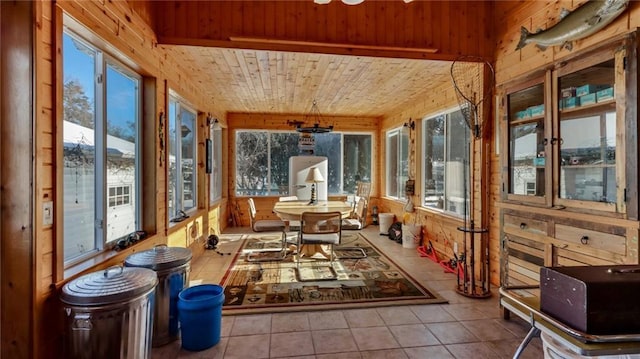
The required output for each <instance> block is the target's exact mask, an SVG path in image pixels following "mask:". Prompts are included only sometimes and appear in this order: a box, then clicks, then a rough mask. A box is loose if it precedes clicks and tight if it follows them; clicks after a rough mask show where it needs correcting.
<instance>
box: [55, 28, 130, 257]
mask: <svg viewBox="0 0 640 359" xmlns="http://www.w3.org/2000/svg"><path fill="white" fill-rule="evenodd" d="M62 37H63V53H62V57H63V75H64V87H63V91H62V95H63V100H62V104H63V114H64V118H63V130H62V131H63V143H64V148H63V156H64V166H63V171H64V174H63V198H64V199H63V201H64V203H63V217H64V229H63V232H64V260H65V263H67V264H68V263H71V262H76V261H79V260H82V259H84V258H86V257H89V256H91V255H92V254H95V253H97V252H98V251H101V250H103V249H105V248H108V247H110V246H111V245H112V244H113V243H115V241H116V240H117V239H119V238H122V237H124V236H126V235H128V234H129V233H131V232H133V231H135V230H137V229H139V227H140V215H141V213H140V200H139V197H138V195H139V193H140V182H141V176H140V171H139V169H140V164H139V163H138V162H139V161H140V158H139V153H140V150H139V131H138V127H139V123H140V113H141V103H140V101H141V91H140V83H141V77H140V76H139V75H137V74H136V73H134V72H132V71H131V70H129V69H128V68H126V67H125V66H124V65H122V64H121V63H119V62H118V61H116V60H114V59H113V58H111V57H109V56H108V55H107V54H105V53H104V52H103V51H102V50H101V49H100V48H98V47H97V46H94V45H93V44H91V43H89V42H87V41H85V40H84V39H82V38H81V37H80V36H78V35H77V34H76V33H74V32H72V31H71V30H69V29H66V28H65V30H64V32H63V36H62Z"/></svg>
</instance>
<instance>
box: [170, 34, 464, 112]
mask: <svg viewBox="0 0 640 359" xmlns="http://www.w3.org/2000/svg"><path fill="white" fill-rule="evenodd" d="M162 47H163V48H165V49H166V50H167V51H168V52H169V53H171V54H172V56H175V58H176V59H180V62H181V63H182V64H183V65H184V66H186V67H187V69H188V71H189V73H192V74H194V76H193V79H194V80H195V81H196V82H198V83H199V84H200V85H202V88H203V89H205V90H206V92H207V93H206V94H205V97H206V98H208V100H209V101H210V102H211V103H213V104H214V105H215V106H216V107H218V108H224V109H226V111H227V112H250V113H284V114H295V113H309V112H310V110H311V106H312V103H313V101H314V100H316V101H317V105H318V109H319V111H320V112H321V114H322V115H336V116H364V117H380V116H385V115H391V114H393V113H394V111H395V110H397V109H398V108H399V107H401V106H403V105H406V104H410V103H414V102H416V101H420V100H424V98H425V97H426V96H429V95H430V93H431V90H432V89H433V88H434V87H436V86H439V85H440V84H442V83H443V82H450V76H449V69H450V66H451V62H449V61H434V60H412V59H394V58H381V57H365V56H345V55H328V54H318V53H302V52H282V51H263V50H245V49H223V48H212V47H197V46H180V45H178V46H176V45H162Z"/></svg>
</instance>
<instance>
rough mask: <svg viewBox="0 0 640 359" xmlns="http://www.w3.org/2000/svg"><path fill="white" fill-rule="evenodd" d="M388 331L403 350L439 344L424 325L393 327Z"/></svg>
mask: <svg viewBox="0 0 640 359" xmlns="http://www.w3.org/2000/svg"><path fill="white" fill-rule="evenodd" d="M389 330H391V333H393V336H394V337H395V338H396V340H397V341H398V343H399V344H400V346H401V347H403V348H406V347H421V346H427V345H438V344H440V342H439V341H438V339H436V337H435V336H434V335H433V333H431V332H430V331H429V329H427V327H426V326H425V325H424V324H408V325H393V326H390V327H389Z"/></svg>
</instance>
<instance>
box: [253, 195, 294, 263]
mask: <svg viewBox="0 0 640 359" xmlns="http://www.w3.org/2000/svg"><path fill="white" fill-rule="evenodd" d="M247 202H248V203H249V220H250V223H251V230H253V231H254V232H276V231H277V232H281V233H282V235H281V236H282V239H281V246H280V248H277V249H272V250H261V251H252V252H250V253H248V254H247V256H246V257H245V259H246V261H248V262H267V261H280V260H283V259H284V258H285V257H286V256H287V248H286V245H287V233H286V232H285V227H286V226H285V223H284V222H283V221H282V220H279V219H256V216H257V211H256V204H255V202H254V201H253V198H249V199H248V200H247Z"/></svg>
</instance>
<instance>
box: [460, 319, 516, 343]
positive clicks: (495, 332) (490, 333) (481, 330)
mask: <svg viewBox="0 0 640 359" xmlns="http://www.w3.org/2000/svg"><path fill="white" fill-rule="evenodd" d="M461 323H462V325H464V326H465V328H467V329H469V331H470V332H471V333H473V335H475V336H476V337H478V339H480V340H482V341H489V340H497V339H514V338H515V336H514V335H513V333H511V332H510V331H508V330H507V329H505V328H504V327H503V326H501V325H499V324H498V323H496V320H495V319H481V320H469V321H463V322H461Z"/></svg>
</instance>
